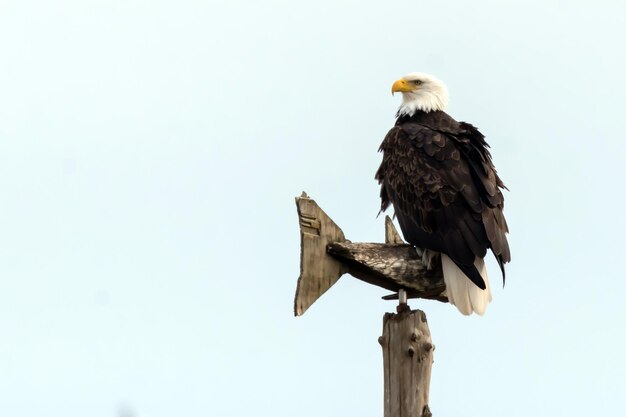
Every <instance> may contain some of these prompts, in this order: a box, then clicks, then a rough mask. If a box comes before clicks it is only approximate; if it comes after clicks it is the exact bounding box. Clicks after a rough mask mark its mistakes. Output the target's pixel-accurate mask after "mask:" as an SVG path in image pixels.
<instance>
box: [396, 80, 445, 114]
mask: <svg viewBox="0 0 626 417" xmlns="http://www.w3.org/2000/svg"><path fill="white" fill-rule="evenodd" d="M396 92H401V93H402V105H401V106H400V109H399V110H398V116H402V115H405V114H406V115H409V116H412V115H413V114H414V113H415V112H416V111H418V110H421V111H424V112H426V113H428V112H430V111H435V110H444V109H445V108H446V106H447V105H448V88H447V87H446V85H445V84H444V83H443V82H441V81H440V80H438V79H437V78H435V77H433V76H432V75H429V74H424V73H422V72H412V73H411V74H408V75H405V76H404V77H402V78H400V79H399V80H398V81H396V82H394V83H393V85H392V86H391V94H393V93H396Z"/></svg>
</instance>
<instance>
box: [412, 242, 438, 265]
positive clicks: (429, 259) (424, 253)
mask: <svg viewBox="0 0 626 417" xmlns="http://www.w3.org/2000/svg"><path fill="white" fill-rule="evenodd" d="M415 250H416V251H417V254H418V255H419V256H420V257H421V258H422V263H423V264H424V266H425V267H426V269H429V270H430V269H433V266H434V265H435V258H437V256H438V255H439V252H436V251H434V250H430V249H422V248H418V247H417V246H416V247H415Z"/></svg>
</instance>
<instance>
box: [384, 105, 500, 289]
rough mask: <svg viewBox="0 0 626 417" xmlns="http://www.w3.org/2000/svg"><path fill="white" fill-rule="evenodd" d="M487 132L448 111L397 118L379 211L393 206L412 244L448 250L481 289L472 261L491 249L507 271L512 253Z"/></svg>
mask: <svg viewBox="0 0 626 417" xmlns="http://www.w3.org/2000/svg"><path fill="white" fill-rule="evenodd" d="M488 147H489V145H487V143H486V142H485V139H484V136H483V135H482V134H481V133H480V132H479V131H478V129H476V128H475V127H474V126H472V125H471V124H469V123H464V122H457V121H456V120H454V119H453V118H452V117H450V116H448V115H447V114H446V113H445V112H443V111H433V112H429V113H425V112H420V111H418V112H417V113H415V114H414V115H413V116H406V115H404V116H400V117H398V120H397V121H396V125H395V126H394V127H393V128H392V129H391V130H390V131H389V133H388V134H387V136H386V137H385V139H384V140H383V143H382V144H381V145H380V151H382V152H383V161H382V163H381V165H380V168H379V169H378V171H377V173H376V179H377V180H378V182H379V183H380V184H381V190H380V197H381V200H382V201H381V211H384V210H385V209H387V207H389V205H390V204H392V205H393V207H394V211H395V215H396V217H397V219H398V222H399V223H400V228H401V229H402V233H403V234H404V237H405V239H406V240H407V242H409V243H411V244H412V245H415V246H417V247H420V248H423V249H430V250H434V251H437V252H442V253H445V254H446V255H448V256H449V257H450V258H451V259H452V261H454V263H456V264H457V265H458V267H459V268H460V269H461V270H462V271H463V272H464V273H465V275H467V276H468V277H469V278H470V279H471V280H472V282H474V283H475V284H476V285H477V286H478V287H480V288H482V289H484V288H485V282H484V280H483V279H482V277H481V276H480V273H479V272H478V270H477V269H476V267H475V266H474V258H475V257H476V256H478V257H481V258H483V257H484V256H485V255H486V253H487V249H491V250H492V251H493V253H494V255H495V256H496V259H497V260H498V263H499V264H500V268H501V269H502V277H503V279H504V264H505V263H506V262H509V261H510V259H511V255H510V252H509V245H508V242H507V240H506V233H508V227H507V224H506V220H505V219H504V215H503V213H502V210H503V207H504V198H503V196H502V192H501V191H500V189H501V188H505V187H504V184H503V183H502V181H501V180H500V178H499V177H498V174H497V173H496V170H495V168H494V166H493V163H492V161H491V155H490V153H489V151H488V149H487V148H488Z"/></svg>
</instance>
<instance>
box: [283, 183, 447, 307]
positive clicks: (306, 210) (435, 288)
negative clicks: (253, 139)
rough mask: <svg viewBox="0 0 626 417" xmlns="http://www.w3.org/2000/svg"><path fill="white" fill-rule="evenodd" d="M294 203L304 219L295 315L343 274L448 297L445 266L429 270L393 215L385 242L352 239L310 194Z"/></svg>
mask: <svg viewBox="0 0 626 417" xmlns="http://www.w3.org/2000/svg"><path fill="white" fill-rule="evenodd" d="M296 206H297V208H298V217H299V223H300V277H299V278H298V285H297V288H296V296H295V300H294V313H295V315H296V316H300V315H302V314H304V312H305V311H306V310H307V309H308V308H309V307H310V306H311V305H312V304H313V303H314V302H315V301H316V300H317V299H318V298H319V297H320V296H321V295H322V294H324V293H325V292H326V291H327V290H328V289H329V288H330V287H332V286H333V285H334V284H335V282H337V280H338V279H339V278H340V277H341V275H343V274H345V273H348V274H350V275H352V276H354V277H355V278H358V279H360V280H362V281H365V282H367V283H370V284H373V285H377V286H379V287H382V288H385V289H387V290H391V291H394V292H396V293H397V291H399V290H400V289H405V290H406V291H407V295H408V297H409V298H427V299H436V300H439V301H447V299H446V298H445V296H442V295H441V293H442V292H443V291H444V290H445V284H444V282H443V275H442V271H441V266H440V265H438V266H437V267H436V268H434V269H432V270H428V269H427V268H426V267H425V265H424V264H423V263H422V261H421V257H420V256H419V255H418V254H417V251H416V250H415V248H413V247H412V246H410V245H408V244H406V243H403V241H402V238H401V237H400V235H399V234H398V232H397V230H396V228H395V227H394V226H393V223H392V222H391V219H389V217H387V218H386V220H385V237H386V239H385V240H386V242H387V243H352V242H350V241H348V240H346V238H345V236H344V234H343V231H342V230H341V229H340V228H339V226H337V225H336V224H335V222H333V220H332V219H331V218H330V217H329V216H328V215H327V214H326V213H324V211H323V210H322V209H321V208H320V207H319V206H318V205H317V203H316V202H315V200H312V199H311V198H309V196H308V195H306V193H302V195H301V196H300V197H297V198H296ZM397 297H398V296H397V294H392V295H388V296H386V297H383V298H385V299H394V298H397Z"/></svg>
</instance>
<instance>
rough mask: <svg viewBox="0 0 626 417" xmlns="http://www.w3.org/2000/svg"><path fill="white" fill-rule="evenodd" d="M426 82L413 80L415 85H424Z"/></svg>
mask: <svg viewBox="0 0 626 417" xmlns="http://www.w3.org/2000/svg"><path fill="white" fill-rule="evenodd" d="M423 83H424V82H423V81H422V80H413V84H415V85H422V84H423Z"/></svg>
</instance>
